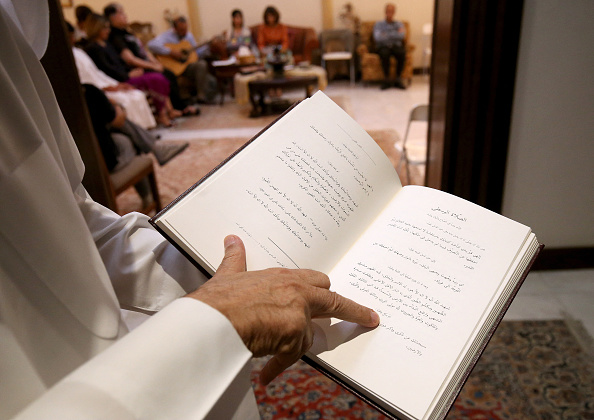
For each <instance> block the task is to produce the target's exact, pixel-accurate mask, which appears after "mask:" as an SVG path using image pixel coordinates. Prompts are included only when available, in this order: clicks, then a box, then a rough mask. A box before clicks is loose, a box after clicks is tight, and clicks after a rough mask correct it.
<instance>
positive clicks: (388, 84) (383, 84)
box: [380, 82, 391, 90]
mask: <svg viewBox="0 0 594 420" xmlns="http://www.w3.org/2000/svg"><path fill="white" fill-rule="evenodd" d="M390 86H391V85H390V82H382V84H381V86H380V89H381V90H386V89H390Z"/></svg>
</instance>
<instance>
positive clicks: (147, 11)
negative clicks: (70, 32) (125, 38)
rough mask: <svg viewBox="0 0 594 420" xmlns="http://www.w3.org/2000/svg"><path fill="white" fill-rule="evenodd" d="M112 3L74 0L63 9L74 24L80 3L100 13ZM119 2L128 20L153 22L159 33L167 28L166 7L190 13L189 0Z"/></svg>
mask: <svg viewBox="0 0 594 420" xmlns="http://www.w3.org/2000/svg"><path fill="white" fill-rule="evenodd" d="M109 3H111V1H108V0H82V1H81V0H74V6H73V7H66V8H64V9H63V11H64V18H65V19H66V20H68V21H69V22H70V23H72V24H74V23H75V22H76V18H75V17H74V9H75V8H76V6H79V5H83V4H84V5H87V6H89V7H90V8H91V9H93V10H95V11H96V12H98V13H103V7H105V5H107V4H109ZM118 3H120V4H122V5H123V6H124V10H125V11H126V15H128V21H130V22H133V21H135V20H137V21H141V22H151V23H152V24H153V28H155V32H156V33H159V32H161V31H164V30H165V29H167V27H168V26H167V22H166V21H165V19H164V18H163V12H164V10H165V9H169V10H171V11H177V12H179V13H181V14H184V15H187V14H188V2H187V0H167V1H166V2H160V1H151V0H121V1H118Z"/></svg>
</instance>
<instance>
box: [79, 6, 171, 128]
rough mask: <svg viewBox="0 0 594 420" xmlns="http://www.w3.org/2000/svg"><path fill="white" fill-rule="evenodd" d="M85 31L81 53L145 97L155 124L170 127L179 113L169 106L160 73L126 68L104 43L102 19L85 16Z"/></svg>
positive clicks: (106, 27)
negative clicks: (147, 98) (155, 120)
mask: <svg viewBox="0 0 594 420" xmlns="http://www.w3.org/2000/svg"><path fill="white" fill-rule="evenodd" d="M86 28H87V37H88V40H89V42H88V44H87V46H86V47H85V51H86V53H87V54H88V55H89V57H91V58H92V59H93V62H94V63H95V65H97V67H98V68H99V69H100V70H102V71H103V72H104V73H106V74H107V75H108V76H110V77H112V78H113V79H115V80H117V81H118V82H127V83H129V84H130V85H132V86H134V87H135V88H137V89H140V90H142V91H143V92H145V93H146V94H148V95H149V97H150V99H151V101H152V102H153V104H154V105H155V108H156V110H157V116H156V119H157V122H158V123H160V124H162V125H163V126H165V127H171V126H172V125H173V122H172V120H173V119H175V118H177V117H180V116H181V115H182V113H181V112H180V111H178V110H176V109H174V108H173V105H172V104H171V100H170V98H169V92H170V83H169V80H167V78H166V77H165V76H164V75H163V74H161V73H157V72H151V71H145V70H144V69H143V68H140V67H129V66H128V65H126V63H125V62H124V60H122V58H121V57H120V55H119V54H118V53H117V51H116V50H115V48H114V47H113V45H111V43H109V42H108V39H109V33H110V31H111V29H110V26H109V23H108V22H107V20H106V19H105V18H104V17H103V16H101V15H98V14H96V13H94V14H92V15H91V16H89V17H88V19H87V24H86Z"/></svg>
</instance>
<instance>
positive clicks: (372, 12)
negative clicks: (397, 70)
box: [331, 0, 435, 67]
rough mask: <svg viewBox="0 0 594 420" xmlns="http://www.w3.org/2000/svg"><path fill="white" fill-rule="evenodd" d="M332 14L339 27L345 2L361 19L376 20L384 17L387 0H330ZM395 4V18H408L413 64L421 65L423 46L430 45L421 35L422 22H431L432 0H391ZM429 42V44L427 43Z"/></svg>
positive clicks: (433, 3) (335, 24)
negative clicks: (413, 46) (350, 5)
mask: <svg viewBox="0 0 594 420" xmlns="http://www.w3.org/2000/svg"><path fill="white" fill-rule="evenodd" d="M331 1H332V9H333V15H334V26H335V27H340V23H339V20H338V16H339V14H340V12H341V9H342V6H343V5H344V4H345V3H348V2H349V1H350V3H351V4H352V5H353V9H354V10H355V12H356V13H357V14H358V15H359V17H360V18H361V20H362V21H377V20H381V19H383V18H384V9H385V6H386V3H388V1H387V0H331ZM390 2H391V3H393V4H395V5H396V19H402V20H408V21H409V23H410V32H411V34H410V42H411V43H412V44H414V45H415V46H416V48H415V51H414V55H413V66H414V67H421V66H422V64H423V63H422V61H423V56H422V54H423V46H424V45H427V46H430V40H429V39H428V38H427V37H423V32H422V28H423V24H425V23H433V8H434V5H435V2H434V0H415V1H410V0H392V1H390ZM427 43H429V44H427Z"/></svg>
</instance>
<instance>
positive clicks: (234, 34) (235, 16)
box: [225, 9, 253, 54]
mask: <svg viewBox="0 0 594 420" xmlns="http://www.w3.org/2000/svg"><path fill="white" fill-rule="evenodd" d="M225 39H226V42H227V52H228V53H229V54H235V53H236V52H237V50H239V47H241V46H246V47H248V48H250V50H251V49H252V47H253V42H252V33H251V31H250V30H249V28H246V27H245V26H244V25H243V13H242V12H241V10H239V9H235V10H233V11H232V12H231V31H229V32H226V31H225Z"/></svg>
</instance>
